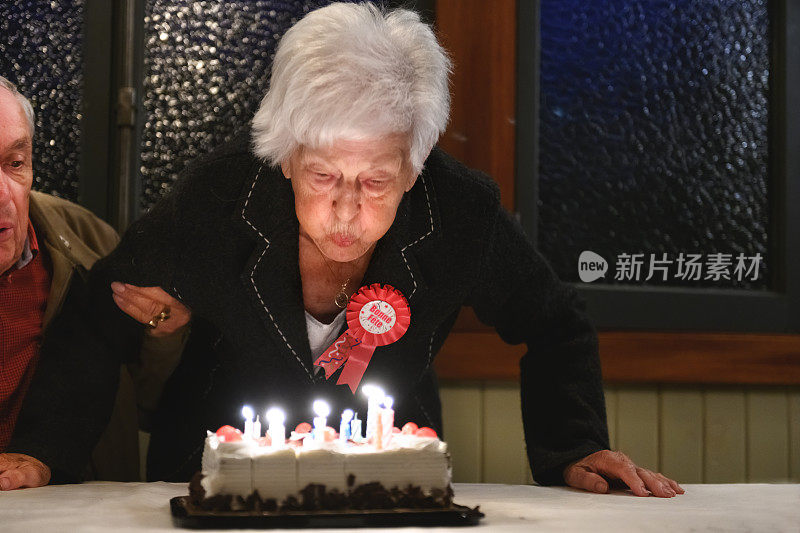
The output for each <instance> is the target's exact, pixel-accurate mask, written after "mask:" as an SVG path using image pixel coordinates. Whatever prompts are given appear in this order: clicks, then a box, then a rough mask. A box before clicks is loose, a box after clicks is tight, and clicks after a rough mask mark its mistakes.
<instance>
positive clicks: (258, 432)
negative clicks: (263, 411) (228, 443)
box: [253, 415, 261, 440]
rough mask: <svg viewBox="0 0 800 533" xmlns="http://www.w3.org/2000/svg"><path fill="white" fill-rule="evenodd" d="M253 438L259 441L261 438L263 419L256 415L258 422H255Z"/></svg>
mask: <svg viewBox="0 0 800 533" xmlns="http://www.w3.org/2000/svg"><path fill="white" fill-rule="evenodd" d="M253 438H254V439H256V440H258V439H259V438H261V417H259V416H258V415H256V421H255V422H253Z"/></svg>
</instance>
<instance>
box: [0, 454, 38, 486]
mask: <svg viewBox="0 0 800 533" xmlns="http://www.w3.org/2000/svg"><path fill="white" fill-rule="evenodd" d="M49 481H50V469H49V468H48V467H47V465H46V464H44V463H43V462H41V461H39V460H38V459H34V458H33V457H31V456H30V455H24V454H21V453H0V490H13V489H21V488H25V487H42V486H44V485H47V483H48V482H49Z"/></svg>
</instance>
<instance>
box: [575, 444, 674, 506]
mask: <svg viewBox="0 0 800 533" xmlns="http://www.w3.org/2000/svg"><path fill="white" fill-rule="evenodd" d="M607 480H610V481H621V482H623V483H624V484H625V485H627V486H628V487H630V489H631V491H632V492H633V493H634V494H635V495H637V496H650V495H651V494H652V495H654V496H658V497H660V498H672V497H673V496H675V495H676V494H683V493H684V490H683V489H682V488H681V486H680V485H678V484H677V483H676V482H675V481H673V480H671V479H669V478H668V477H666V476H663V475H662V474H659V473H658V472H652V471H650V470H648V469H646V468H641V467H638V466H636V465H635V464H634V463H633V461H631V460H630V459H629V458H628V456H627V455H625V454H624V453H622V452H612V451H611V450H601V451H599V452H595V453H593V454H591V455H588V456H586V457H584V458H583V459H581V460H580V461H576V462H574V463H572V464H571V465H569V466H568V467H567V468H565V469H564V481H566V482H567V485H569V486H570V487H576V488H579V489H585V490H588V491H590V492H600V493H606V492H608V481H607Z"/></svg>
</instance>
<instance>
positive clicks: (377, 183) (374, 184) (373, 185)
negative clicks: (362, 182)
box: [366, 180, 386, 189]
mask: <svg viewBox="0 0 800 533" xmlns="http://www.w3.org/2000/svg"><path fill="white" fill-rule="evenodd" d="M366 185H367V187H369V188H370V189H382V188H383V187H384V185H386V181H384V180H367V181H366Z"/></svg>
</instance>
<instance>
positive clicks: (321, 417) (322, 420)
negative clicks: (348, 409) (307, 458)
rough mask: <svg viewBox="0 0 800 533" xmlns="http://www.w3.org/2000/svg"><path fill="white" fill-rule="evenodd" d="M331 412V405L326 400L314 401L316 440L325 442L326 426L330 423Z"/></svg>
mask: <svg viewBox="0 0 800 533" xmlns="http://www.w3.org/2000/svg"><path fill="white" fill-rule="evenodd" d="M330 412H331V406H330V405H328V402H326V401H325V400H315V401H314V413H315V414H316V415H317V416H316V417H314V442H316V443H321V442H325V428H326V427H327V425H328V415H329V414H330Z"/></svg>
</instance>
